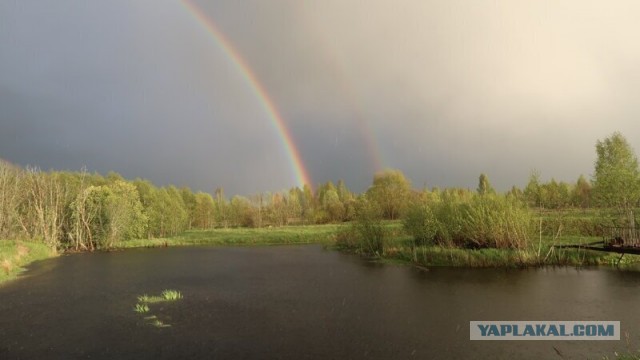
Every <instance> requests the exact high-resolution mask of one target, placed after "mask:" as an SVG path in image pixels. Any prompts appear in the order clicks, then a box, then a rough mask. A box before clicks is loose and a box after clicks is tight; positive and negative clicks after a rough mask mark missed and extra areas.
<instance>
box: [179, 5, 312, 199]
mask: <svg viewBox="0 0 640 360" xmlns="http://www.w3.org/2000/svg"><path fill="white" fill-rule="evenodd" d="M182 3H183V4H184V6H185V8H186V9H187V11H188V12H189V13H190V14H191V15H193V17H195V18H196V19H197V20H198V23H199V24H200V25H202V26H203V27H204V29H205V30H206V31H207V32H208V33H209V34H211V36H212V37H213V39H214V40H215V42H216V44H217V45H218V46H219V47H220V48H221V49H222V51H223V52H224V53H225V54H226V55H227V57H228V58H229V59H230V60H231V62H232V63H233V65H234V66H235V67H236V69H237V70H238V72H239V73H240V74H241V75H242V77H243V78H244V79H245V80H246V82H247V84H248V85H249V87H250V88H251V90H252V91H253V92H254V94H255V95H256V97H257V98H258V100H259V101H260V103H261V105H262V107H263V108H264V110H265V111H266V113H267V115H268V116H269V119H270V120H271V124H272V125H273V127H274V128H275V130H276V132H277V133H278V134H279V136H280V138H281V140H282V143H283V146H284V149H285V151H286V153H287V156H288V157H289V160H290V162H291V166H292V168H293V172H294V173H295V177H296V181H297V185H298V186H303V185H305V184H306V185H309V186H312V185H313V183H312V182H311V178H310V176H309V173H308V171H307V169H306V168H305V166H304V163H303V162H302V157H301V156H300V152H299V151H298V148H297V147H296V145H295V142H294V141H293V138H292V136H291V133H290V131H289V129H288V128H287V126H286V122H285V121H284V119H283V118H282V115H281V114H280V112H279V111H278V108H277V107H276V105H275V104H274V102H273V101H272V100H271V98H270V97H269V95H268V94H267V91H266V90H265V89H264V86H262V84H261V83H260V81H259V80H258V78H257V77H256V75H255V74H254V72H253V70H251V67H249V65H248V64H247V62H246V61H245V60H244V59H243V58H242V56H240V54H239V53H238V51H236V49H235V48H234V47H233V45H232V44H231V43H230V42H229V40H227V38H226V37H225V36H224V34H223V33H222V32H221V31H220V30H219V29H218V27H217V26H216V24H215V23H214V22H213V20H212V19H211V18H210V17H208V16H207V15H206V14H205V13H204V12H203V11H202V10H201V9H200V8H198V7H197V6H196V5H195V4H194V3H193V2H192V1H190V0H183V1H182Z"/></svg>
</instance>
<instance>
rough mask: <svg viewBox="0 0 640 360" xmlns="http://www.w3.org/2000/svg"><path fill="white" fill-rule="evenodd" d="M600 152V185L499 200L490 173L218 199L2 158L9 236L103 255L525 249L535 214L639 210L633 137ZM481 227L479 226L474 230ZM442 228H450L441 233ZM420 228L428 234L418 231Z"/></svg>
mask: <svg viewBox="0 0 640 360" xmlns="http://www.w3.org/2000/svg"><path fill="white" fill-rule="evenodd" d="M596 152H597V155H598V160H597V162H596V171H595V176H594V186H593V187H592V185H591V183H590V182H589V181H588V180H587V179H586V178H585V177H584V176H580V177H579V178H578V179H577V181H576V182H575V183H573V184H569V183H565V182H556V181H555V180H553V179H552V180H551V181H549V182H547V183H543V182H541V181H540V176H539V174H538V173H537V172H534V173H533V174H532V175H531V177H530V179H529V182H528V184H527V185H526V187H525V188H524V189H519V188H517V187H515V186H514V187H513V188H512V189H511V190H509V191H508V192H506V193H504V194H498V193H497V192H496V191H495V190H494V189H493V187H492V186H491V184H490V182H489V179H488V177H487V176H486V175H484V174H481V175H480V178H479V181H478V187H477V189H475V190H470V189H455V188H454V189H443V190H440V189H438V188H432V189H427V188H424V189H422V190H415V189H413V188H412V186H411V183H410V181H409V180H408V179H407V178H406V177H405V176H404V174H403V173H402V172H400V171H398V170H386V171H383V172H380V173H378V174H376V175H375V176H374V177H373V182H372V185H371V186H370V187H369V189H368V190H367V191H366V192H365V193H363V194H354V193H353V192H351V191H350V190H349V189H348V188H347V186H346V185H345V183H344V181H338V182H337V184H333V183H332V182H327V183H325V184H322V185H320V186H319V187H318V188H317V189H315V191H312V189H311V188H310V187H309V186H307V185H305V186H304V187H303V188H298V187H295V188H292V189H290V190H289V191H285V192H276V193H264V194H258V195H253V196H248V197H243V196H234V197H232V198H231V199H227V198H226V197H225V194H224V190H223V189H221V188H218V189H216V190H215V192H214V194H213V195H211V194H209V193H204V192H197V193H194V192H193V191H191V190H190V189H189V188H186V187H183V188H176V187H175V186H167V187H157V186H155V185H153V184H152V183H151V182H149V181H147V180H142V179H136V180H133V181H131V180H125V179H124V178H123V177H122V176H120V175H119V174H117V173H109V174H108V175H107V176H106V177H105V176H101V175H99V174H89V173H87V172H60V171H50V172H43V171H40V170H38V169H34V168H27V169H23V168H19V167H16V166H13V165H11V164H9V163H7V162H3V161H0V239H36V240H40V241H43V242H44V243H46V244H47V245H49V246H50V247H51V248H57V249H75V250H93V249H96V248H109V247H113V246H117V244H118V242H120V241H123V240H128V239H133V238H153V237H168V236H173V235H177V234H179V233H181V232H183V231H185V230H188V229H211V228H216V227H217V228H221V227H225V228H226V227H265V226H283V225H289V224H323V223H337V222H346V221H352V220H362V219H365V220H366V219H378V220H380V219H389V220H394V219H404V221H405V223H407V222H408V223H409V226H407V229H409V232H412V230H411V229H410V227H411V226H414V228H413V230H415V231H418V232H417V233H416V234H417V235H415V237H416V241H420V242H438V243H447V244H458V245H460V244H463V243H464V244H469V243H471V244H473V245H476V246H487V245H490V246H491V244H503V245H504V246H507V247H521V246H523V244H525V243H526V241H525V240H526V239H525V237H526V236H525V235H526V234H521V235H522V236H520V235H518V236H515V237H514V234H516V233H520V232H521V231H524V230H523V229H521V227H522V226H520V225H521V224H525V223H527V222H530V209H531V208H546V209H563V208H590V207H594V206H600V207H607V208H614V207H615V208H617V209H620V213H621V214H626V213H628V212H630V210H631V209H633V208H634V207H636V206H637V205H638V201H639V199H640V173H639V172H638V163H637V159H636V157H635V154H634V153H633V150H632V149H631V147H630V146H629V145H628V143H627V142H626V139H624V137H622V135H620V134H619V133H615V134H613V135H612V136H611V137H610V138H607V139H605V140H603V141H602V142H601V141H599V142H598V144H597V145H596ZM504 214H508V215H509V216H511V215H513V216H515V217H517V218H518V224H519V225H517V226H516V227H514V228H509V226H511V225H509V224H510V223H509V222H510V221H512V220H513V218H511V217H509V216H505V215H504ZM630 221H632V222H633V219H631V220H630ZM471 222H475V223H476V225H477V226H476V227H469V224H470V223H471ZM489 222H494V223H495V226H496V227H494V228H491V230H490V231H491V232H494V233H501V234H502V235H500V236H501V237H500V238H499V239H497V238H496V239H493V240H487V241H485V240H478V239H477V238H475V237H473V238H469V236H468V235H469V234H471V233H474V232H475V233H476V235H477V234H479V233H481V232H488V231H489V230H487V229H484V230H483V229H482V224H483V223H489ZM366 223H367V222H366V221H365V222H364V224H366ZM437 223H439V224H441V226H440V228H438V229H436V228H437V226H436V225H437ZM416 224H418V225H419V226H422V227H423V229H422V230H416V228H415V226H417V225H416ZM420 224H422V225H420ZM504 224H507V225H504ZM512 225H513V224H512ZM514 226H515V225H514ZM523 226H524V225H523ZM516 228H517V229H516ZM465 229H466V230H465ZM420 231H422V233H420ZM461 231H462V232H461ZM465 232H466V233H465ZM474 236H475V235H474ZM478 236H479V235H478ZM427 238H428V239H427ZM505 244H506V245H505Z"/></svg>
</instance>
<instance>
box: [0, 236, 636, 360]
mask: <svg viewBox="0 0 640 360" xmlns="http://www.w3.org/2000/svg"><path fill="white" fill-rule="evenodd" d="M164 289H176V290H178V291H180V292H181V293H182V295H183V296H184V298H183V299H182V300H179V301H177V302H172V303H159V304H152V306H151V308H152V311H151V312H153V313H154V314H156V315H157V316H158V317H160V318H162V319H163V321H164V322H165V323H166V324H167V325H170V327H156V326H153V325H151V324H150V323H149V321H146V320H145V319H144V315H141V314H138V313H136V312H134V311H133V308H134V306H135V304H136V302H137V297H138V296H140V295H142V294H150V295H151V294H160V293H161V292H162V290H164ZM639 300H640V273H636V272H623V271H616V270H612V269H606V268H592V269H582V270H576V269H573V268H546V269H528V270H514V269H510V270H505V269H462V268H432V269H430V270H429V271H423V270H419V269H415V268H412V267H409V266H400V265H390V264H379V263H372V262H368V261H365V260H363V259H361V258H359V257H357V256H353V255H347V254H343V253H340V252H337V251H332V250H324V249H323V248H322V247H321V246H318V245H309V246H273V247H226V248H224V247H184V248H168V249H137V250H127V251H123V252H112V253H93V254H74V255H68V256H61V257H59V258H56V259H50V260H45V261H41V262H39V263H36V264H34V265H33V266H31V268H30V269H29V272H28V275H27V276H25V277H24V278H23V279H20V280H18V281H15V282H12V283H10V284H8V285H6V286H3V287H1V288H0V359H13V358H22V359H41V358H47V359H68V358H79V357H83V358H92V359H96V358H97V359H102V358H104V359H113V358H118V359H123V358H135V359H160V358H215V359H265V358H286V359H338V358H341V359H342V358H353V359H360V358H368V359H392V358H393V359H482V358H484V359H498V358H508V359H520V358H523V359H548V358H557V359H560V358H561V357H560V356H559V355H558V353H557V352H560V354H562V355H563V356H564V357H566V358H573V359H583V358H587V357H589V358H591V359H600V358H601V357H602V356H603V355H609V356H612V355H613V351H614V350H623V351H624V350H626V346H627V345H626V341H625V340H622V341H600V342H598V341H473V342H472V341H470V340H469V321H471V320H613V321H621V329H622V332H623V334H624V333H625V332H627V333H628V334H629V338H630V341H631V344H632V346H637V345H638V341H637V340H638V339H639V338H640V311H636V310H635V306H636V305H637V304H638V303H639ZM554 347H555V349H554Z"/></svg>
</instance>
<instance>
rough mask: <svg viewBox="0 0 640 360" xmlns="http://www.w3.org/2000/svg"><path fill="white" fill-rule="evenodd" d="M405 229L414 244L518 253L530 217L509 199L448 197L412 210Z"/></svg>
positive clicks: (528, 229)
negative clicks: (515, 250)
mask: <svg viewBox="0 0 640 360" xmlns="http://www.w3.org/2000/svg"><path fill="white" fill-rule="evenodd" d="M404 225H405V229H406V230H407V232H409V233H410V234H411V235H412V236H413V237H414V241H415V242H416V244H428V243H437V244H439V245H452V246H457V247H470V248H514V249H521V248H524V247H526V246H527V245H528V241H529V236H530V234H531V231H532V215H531V212H530V211H529V209H528V208H527V207H526V206H525V205H524V204H523V203H522V202H521V201H518V200H517V199H514V198H511V197H505V196H501V195H495V194H485V195H477V194H476V195H472V194H456V193H449V194H445V195H444V196H442V198H441V199H440V200H437V201H433V202H431V203H429V204H428V205H424V204H422V205H415V206H413V207H412V208H411V210H410V211H409V213H408V215H407V217H406V218H405V221H404Z"/></svg>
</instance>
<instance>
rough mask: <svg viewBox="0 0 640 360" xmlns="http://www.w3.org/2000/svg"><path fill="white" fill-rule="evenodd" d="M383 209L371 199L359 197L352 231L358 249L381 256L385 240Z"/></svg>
mask: <svg viewBox="0 0 640 360" xmlns="http://www.w3.org/2000/svg"><path fill="white" fill-rule="evenodd" d="M382 214H383V211H382V210H381V209H380V208H379V207H378V204H376V203H375V202H373V201H369V200H368V199H367V198H366V197H363V198H361V199H360V200H359V201H358V204H357V206H356V219H355V222H354V223H353V226H354V232H355V234H357V236H358V243H359V247H360V251H362V252H363V253H366V254H369V255H375V256H382V255H383V254H384V251H385V247H386V242H387V231H386V229H385V226H384V224H383V223H382Z"/></svg>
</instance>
